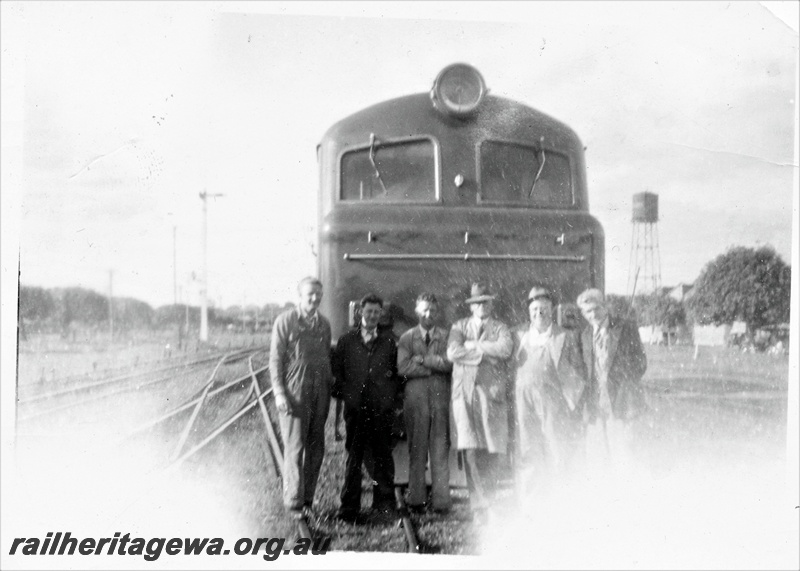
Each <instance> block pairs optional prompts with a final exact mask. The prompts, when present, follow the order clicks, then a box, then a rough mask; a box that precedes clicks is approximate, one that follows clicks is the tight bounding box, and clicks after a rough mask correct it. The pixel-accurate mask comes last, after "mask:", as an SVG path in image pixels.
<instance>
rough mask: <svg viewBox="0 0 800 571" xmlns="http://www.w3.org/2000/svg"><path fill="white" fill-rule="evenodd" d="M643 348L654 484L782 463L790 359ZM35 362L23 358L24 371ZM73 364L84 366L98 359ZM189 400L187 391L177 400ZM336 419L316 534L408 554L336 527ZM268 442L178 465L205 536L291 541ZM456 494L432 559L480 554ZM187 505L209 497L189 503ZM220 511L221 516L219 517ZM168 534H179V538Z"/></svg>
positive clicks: (384, 534) (240, 440) (381, 527)
mask: <svg viewBox="0 0 800 571" xmlns="http://www.w3.org/2000/svg"><path fill="white" fill-rule="evenodd" d="M646 349H647V352H648V361H649V368H648V372H647V374H646V376H645V379H644V381H643V384H644V386H645V387H646V389H647V392H648V398H649V401H650V404H651V406H652V411H651V414H650V415H649V416H648V421H647V422H643V423H642V424H641V426H640V427H639V432H638V437H637V439H636V443H635V444H636V449H637V451H638V453H639V455H640V457H641V458H642V461H643V462H644V463H645V464H646V465H647V467H648V469H650V470H651V471H652V472H653V473H654V474H656V475H660V476H665V477H666V476H668V475H670V474H673V473H675V472H676V471H677V470H680V469H681V468H682V467H686V466H691V469H692V473H695V472H696V471H699V472H701V473H704V472H705V473H717V472H718V471H719V470H720V469H724V470H729V471H731V472H732V473H740V472H741V473H744V471H746V470H747V469H748V467H751V466H753V465H755V464H770V463H780V462H781V461H784V460H785V456H786V448H785V446H786V402H787V401H786V394H787V388H788V381H789V379H788V362H787V359H786V357H774V356H769V355H764V354H752V353H747V354H743V353H738V352H733V351H729V350H726V349H722V348H702V349H701V351H700V354H699V355H698V357H697V358H696V359H695V356H694V348H692V347H680V346H678V347H672V348H667V347H661V346H647V348H646ZM143 350H145V349H143ZM31 355H32V354H25V353H21V354H20V361H22V360H23V358H28V357H30V356H31ZM126 356H127V357H130V355H128V354H126ZM73 357H74V358H75V359H77V360H80V359H83V363H84V365H85V364H86V363H89V364H90V366H91V360H90V359H91V358H92V357H93V355H88V354H77V355H73ZM258 364H259V363H256V366H257V365H258ZM193 390H196V389H193ZM190 392H192V391H191V390H189V387H188V386H187V387H186V390H184V391H183V394H184V396H185V395H186V394H188V393H190ZM180 394H181V392H180V391H176V392H174V393H170V396H169V402H168V403H166V402H165V403H162V405H163V409H169V408H172V407H173V406H175V405H176V404H177V401H178V400H180V398H181V397H180V396H179V395H180ZM145 397H147V398H145ZM126 398H127V397H126ZM130 398H131V399H144V400H145V402H147V403H149V404H148V406H150V407H151V408H150V411H151V416H155V414H156V413H157V412H158V410H157V409H158V403H157V402H156V401H157V398H154V397H153V396H152V395H151V396H147V395H133V396H131V397H130ZM158 398H161V397H158ZM104 406H106V407H118V406H127V403H107V404H105V405H104ZM269 406H271V404H270V405H269ZM101 412H102V411H101ZM104 412H105V414H106V415H107V416H113V415H110V414H109V413H110V412H113V409H112V411H109V410H105V411H104ZM271 412H274V411H271ZM333 416H334V408H333V406H332V407H331V412H330V415H329V418H328V424H327V428H326V433H327V436H326V443H327V447H328V448H327V453H326V456H325V460H324V462H323V466H322V472H321V474H320V479H319V484H318V489H317V496H316V505H315V508H316V511H317V515H318V521H317V522H316V525H315V528H314V529H315V533H316V534H317V535H318V536H322V537H330V538H331V543H330V547H329V549H330V550H331V551H338V552H343V551H346V552H350V551H356V552H391V553H403V552H405V551H406V544H405V539H404V535H403V531H402V529H400V528H398V527H397V522H396V520H394V519H380V518H378V517H370V518H369V519H368V520H367V522H366V525H358V526H354V525H351V524H346V523H342V522H339V521H338V520H336V519H335V513H336V510H337V509H338V507H339V500H338V496H339V491H340V489H341V485H342V478H343V474H344V459H345V451H344V445H343V442H337V441H335V440H334V438H333ZM266 442H267V437H266V434H265V430H264V426H263V419H262V418H261V416H260V415H259V414H258V413H254V414H250V415H248V416H247V417H245V419H244V421H243V422H241V423H239V424H237V425H236V426H234V427H233V428H231V429H229V430H228V431H227V432H225V433H224V434H223V435H222V436H221V437H220V438H218V439H217V440H216V441H214V442H213V443H212V444H211V445H209V446H208V447H207V449H205V450H204V452H202V453H201V454H199V455H197V456H195V457H193V458H192V459H190V460H188V461H187V462H186V463H185V464H184V466H183V467H182V469H181V471H180V484H179V485H178V487H179V488H181V489H183V490H184V491H186V490H196V489H197V490H202V492H201V496H203V498H207V497H214V498H217V502H218V503H217V504H215V507H214V508H213V509H211V508H209V509H207V510H205V511H204V513H203V514H202V516H201V517H203V518H207V526H208V527H209V529H211V530H213V531H212V533H211V536H214V535H221V532H220V531H219V530H220V529H221V528H222V527H224V525H228V524H230V525H232V526H233V527H234V528H235V529H236V532H237V533H239V534H241V535H243V536H249V537H252V538H256V537H287V538H291V537H294V535H295V533H296V530H295V529H294V527H293V525H292V524H291V523H290V522H289V521H288V520H287V519H286V518H285V517H284V513H283V508H282V501H281V486H280V480H279V478H278V477H277V476H276V474H275V468H274V466H273V464H272V460H271V458H270V457H269V456H268V454H267V453H266V448H265V446H264V445H265V444H266ZM156 444H157V443H156ZM364 489H365V493H364V494H363V496H362V506H363V507H364V509H365V510H366V508H367V507H368V506H369V504H370V501H371V497H370V491H369V489H370V486H369V482H368V481H367V479H366V478H365V479H364ZM452 493H453V498H454V504H453V510H452V512H451V513H450V514H449V515H447V516H442V515H435V514H425V515H422V516H413V517H414V522H415V525H416V528H417V529H416V531H417V535H418V537H419V539H420V541H421V542H422V544H423V545H424V546H425V548H426V549H428V550H430V551H431V552H438V553H442V554H450V555H476V554H479V553H481V549H482V547H481V545H482V541H483V538H482V530H481V529H479V528H478V527H477V526H475V525H473V523H472V522H471V521H470V518H469V510H468V500H467V496H466V492H465V490H463V489H454V490H453V492H452ZM154 501H155V500H148V498H147V497H141V498H140V499H139V500H138V502H139V503H141V504H142V507H143V509H147V510H149V511H147V512H146V513H148V514H150V515H149V516H147V517H149V518H150V519H149V520H148V523H149V524H156V523H160V522H162V521H166V519H165V516H163V515H160V514H163V513H164V512H163V508H164V506H163V505H155V504H153V505H152V506H150V505H149V502H154ZM192 501H193V502H201V501H204V499H201V498H200V497H197V496H196V495H193V496H192ZM182 509H184V511H185V510H188V509H195V508H182ZM216 509H219V510H220V511H219V512H215V511H214V510H216ZM187 519H188V518H187ZM231 522H233V523H231ZM172 533H176V534H181V533H183V532H182V531H180V529H178V530H176V531H172Z"/></svg>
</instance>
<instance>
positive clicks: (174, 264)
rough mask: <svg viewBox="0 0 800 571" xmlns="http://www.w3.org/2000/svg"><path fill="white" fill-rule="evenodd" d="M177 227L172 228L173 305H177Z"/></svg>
mask: <svg viewBox="0 0 800 571" xmlns="http://www.w3.org/2000/svg"><path fill="white" fill-rule="evenodd" d="M177 235H178V227H177V226H173V227H172V298H173V302H172V303H173V305H175V306H177V305H178V236H177Z"/></svg>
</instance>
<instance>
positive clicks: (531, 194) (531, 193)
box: [528, 137, 547, 198]
mask: <svg viewBox="0 0 800 571" xmlns="http://www.w3.org/2000/svg"><path fill="white" fill-rule="evenodd" d="M539 152H540V153H542V160H541V161H539V170H538V172H537V173H536V176H535V177H533V184H532V185H531V190H530V191H529V192H528V198H530V197H531V196H533V189H534V188H536V182H537V181H538V180H539V177H540V176H542V169H544V162H545V160H547V158H546V157H545V156H544V137H541V138H540V139H539Z"/></svg>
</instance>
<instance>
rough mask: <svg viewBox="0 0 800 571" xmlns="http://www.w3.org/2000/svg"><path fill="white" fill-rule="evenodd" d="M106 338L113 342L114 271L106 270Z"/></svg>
mask: <svg viewBox="0 0 800 571" xmlns="http://www.w3.org/2000/svg"><path fill="white" fill-rule="evenodd" d="M108 338H109V341H110V342H111V343H113V342H114V270H108Z"/></svg>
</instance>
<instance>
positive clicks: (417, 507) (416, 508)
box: [407, 504, 426, 514]
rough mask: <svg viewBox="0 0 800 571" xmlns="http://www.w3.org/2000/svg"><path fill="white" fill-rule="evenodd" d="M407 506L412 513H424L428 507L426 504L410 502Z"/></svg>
mask: <svg viewBox="0 0 800 571" xmlns="http://www.w3.org/2000/svg"><path fill="white" fill-rule="evenodd" d="M407 507H408V511H410V512H411V513H412V514H424V513H425V509H426V506H425V504H408V506H407Z"/></svg>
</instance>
